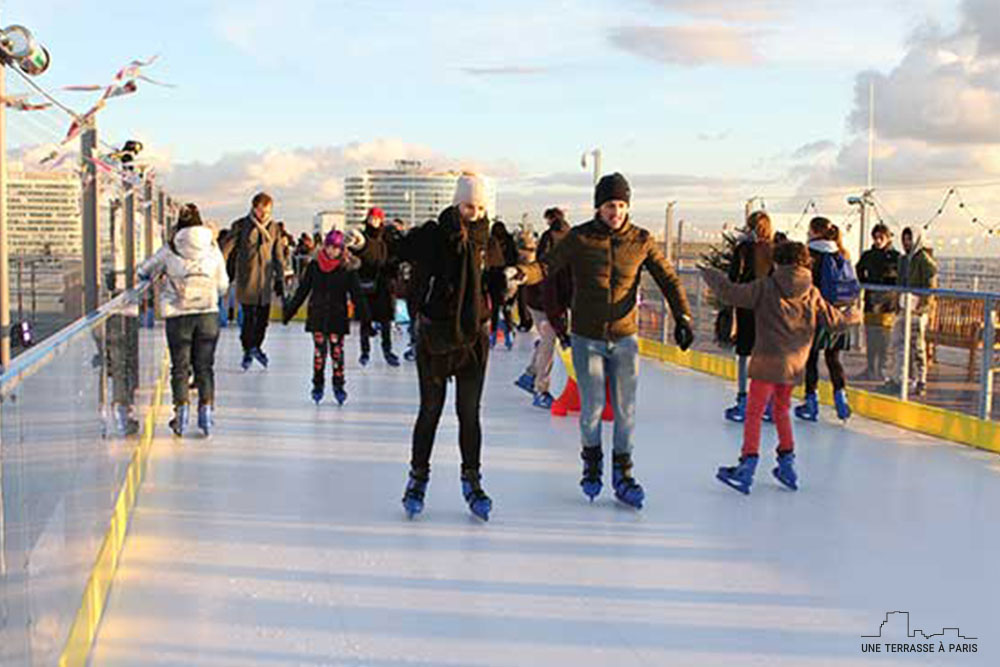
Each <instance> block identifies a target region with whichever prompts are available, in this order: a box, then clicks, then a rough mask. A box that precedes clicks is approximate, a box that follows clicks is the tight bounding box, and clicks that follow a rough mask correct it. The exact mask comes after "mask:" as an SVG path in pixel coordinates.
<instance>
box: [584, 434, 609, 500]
mask: <svg viewBox="0 0 1000 667" xmlns="http://www.w3.org/2000/svg"><path fill="white" fill-rule="evenodd" d="M580 458H581V459H583V479H581V480H580V487H581V488H582V489H583V493H584V495H585V496H587V497H588V498H590V502H594V498H596V497H597V496H599V495H601V488H602V487H603V486H604V485H603V483H602V482H601V476H602V475H603V474H604V452H603V451H602V450H601V448H600V447H584V448H583V452H581V453H580Z"/></svg>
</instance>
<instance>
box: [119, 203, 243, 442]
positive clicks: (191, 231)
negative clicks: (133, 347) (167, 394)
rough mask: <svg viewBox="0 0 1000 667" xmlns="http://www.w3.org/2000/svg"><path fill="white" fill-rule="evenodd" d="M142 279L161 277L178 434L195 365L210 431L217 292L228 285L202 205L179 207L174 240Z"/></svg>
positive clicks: (201, 418) (173, 424)
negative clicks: (204, 217) (199, 207)
mask: <svg viewBox="0 0 1000 667" xmlns="http://www.w3.org/2000/svg"><path fill="white" fill-rule="evenodd" d="M137 273H138V275H139V278H140V279H141V280H150V281H152V280H158V279H160V278H162V280H163V284H162V286H161V289H160V313H161V314H162V315H163V317H164V318H165V319H166V321H167V327H166V328H167V346H168V347H169V349H170V389H171V392H172V394H173V399H174V417H173V419H171V420H170V428H171V429H172V430H173V432H174V434H175V435H177V436H182V435H184V431H185V429H186V428H187V422H188V415H189V413H190V408H189V398H188V394H189V387H188V381H189V380H190V377H191V370H192V365H193V367H194V383H195V386H196V387H197V388H198V428H200V429H201V430H202V432H203V433H204V434H205V435H206V436H207V435H209V433H210V430H211V427H212V410H213V406H214V405H215V370H214V367H215V346H216V344H217V343H218V341H219V314H218V313H219V297H221V296H222V295H224V294H225V293H226V291H227V290H228V289H229V276H228V275H227V273H226V262H225V260H224V259H223V258H222V252H221V251H220V250H219V246H218V245H216V243H215V235H214V234H213V232H212V230H211V229H209V228H208V227H206V226H205V225H203V224H202V221H201V215H200V214H199V212H198V207H197V206H195V205H194V204H187V205H185V206H184V208H182V209H181V212H180V216H179V217H178V220H177V231H176V232H175V233H174V236H173V238H172V239H170V242H169V243H167V244H166V245H165V246H163V247H162V248H160V249H159V250H158V251H157V252H156V254H155V255H153V256H152V257H150V258H149V259H147V260H146V261H145V262H143V263H142V265H141V266H140V267H139V268H138V271H137Z"/></svg>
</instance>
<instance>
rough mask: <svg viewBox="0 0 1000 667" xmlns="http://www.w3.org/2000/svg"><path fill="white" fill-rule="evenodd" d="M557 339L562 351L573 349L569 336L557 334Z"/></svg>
mask: <svg viewBox="0 0 1000 667" xmlns="http://www.w3.org/2000/svg"><path fill="white" fill-rule="evenodd" d="M557 337H558V338H559V344H560V345H561V346H562V349H564V350H568V349H570V348H571V347H573V341H572V340H571V339H570V337H569V334H567V333H563V334H558V336H557Z"/></svg>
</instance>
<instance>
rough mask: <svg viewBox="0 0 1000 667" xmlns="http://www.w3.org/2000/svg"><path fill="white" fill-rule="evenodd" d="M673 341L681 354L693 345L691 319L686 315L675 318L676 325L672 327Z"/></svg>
mask: <svg viewBox="0 0 1000 667" xmlns="http://www.w3.org/2000/svg"><path fill="white" fill-rule="evenodd" d="M674 341H676V342H677V347H679V348H681V351H682V352H686V351H687V349H688V348H689V347H691V344H692V343H694V330H693V329H691V318H689V317H688V316H687V315H684V316H682V317H679V318H677V324H676V325H675V326H674Z"/></svg>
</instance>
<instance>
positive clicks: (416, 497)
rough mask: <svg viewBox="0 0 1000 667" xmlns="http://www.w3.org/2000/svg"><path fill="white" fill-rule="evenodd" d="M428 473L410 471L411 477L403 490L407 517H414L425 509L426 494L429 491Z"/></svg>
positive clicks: (404, 508)
mask: <svg viewBox="0 0 1000 667" xmlns="http://www.w3.org/2000/svg"><path fill="white" fill-rule="evenodd" d="M427 481H428V474H427V473H426V472H417V471H415V470H411V471H410V479H409V480H408V481H407V482H406V490H405V491H404V492H403V510H405V511H406V518H408V519H412V518H413V517H415V516H416V515H418V514H420V513H421V512H423V511H424V494H425V493H427Z"/></svg>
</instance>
